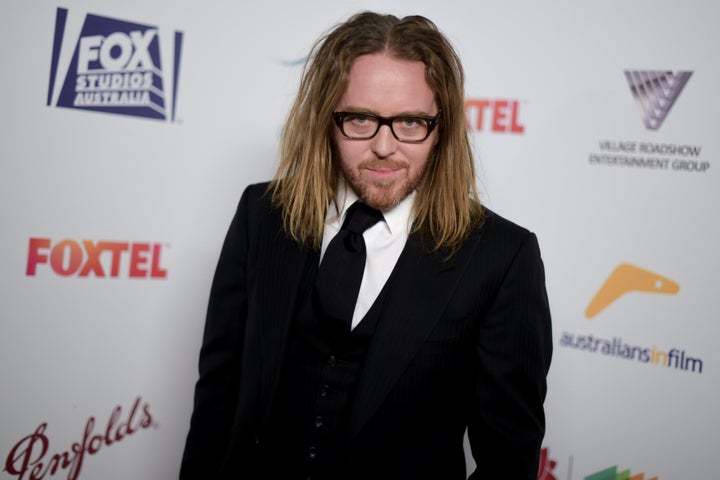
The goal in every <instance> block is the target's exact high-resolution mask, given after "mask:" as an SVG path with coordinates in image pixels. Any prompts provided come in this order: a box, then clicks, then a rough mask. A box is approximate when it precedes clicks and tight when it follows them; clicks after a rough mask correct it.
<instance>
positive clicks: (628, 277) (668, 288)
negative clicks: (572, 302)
mask: <svg viewBox="0 0 720 480" xmlns="http://www.w3.org/2000/svg"><path fill="white" fill-rule="evenodd" d="M679 291H680V285H678V284H677V283H675V282H674V281H672V280H670V279H669V278H666V277H663V276H661V275H658V274H657V273H653V272H650V271H648V270H645V269H642V268H640V267H636V266H635V265H631V264H629V263H621V264H620V265H618V266H617V267H615V270H613V271H612V273H611V274H610V276H609V277H608V279H607V280H605V283H604V284H603V286H602V287H600V290H598V292H597V293H596V294H595V297H594V298H593V299H592V300H591V301H590V304H589V305H588V306H587V308H586V309H585V316H586V317H587V318H593V317H594V316H595V315H597V314H598V313H600V312H601V311H602V310H604V309H605V308H607V307H608V306H609V305H610V304H611V303H613V302H614V301H615V300H617V299H618V298H620V297H621V296H622V295H624V294H626V293H629V292H647V293H664V294H671V295H672V294H676V293H677V292H679Z"/></svg>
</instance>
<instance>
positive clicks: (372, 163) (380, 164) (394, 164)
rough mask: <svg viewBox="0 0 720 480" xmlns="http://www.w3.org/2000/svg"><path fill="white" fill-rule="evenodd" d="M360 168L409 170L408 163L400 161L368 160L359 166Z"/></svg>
mask: <svg viewBox="0 0 720 480" xmlns="http://www.w3.org/2000/svg"><path fill="white" fill-rule="evenodd" d="M358 166H359V167H360V168H370V169H379V168H389V169H402V168H408V164H407V162H403V161H398V160H366V161H364V162H361V163H360V164H359V165H358Z"/></svg>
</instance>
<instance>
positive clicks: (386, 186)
mask: <svg viewBox="0 0 720 480" xmlns="http://www.w3.org/2000/svg"><path fill="white" fill-rule="evenodd" d="M341 170H342V174H343V177H344V178H345V181H346V182H347V184H348V185H349V186H350V188H352V190H353V191H354V192H355V194H356V195H357V196H358V197H359V198H360V199H361V200H362V201H363V202H365V203H366V204H368V205H370V206H371V207H373V208H376V209H378V210H380V211H383V212H384V211H387V210H390V209H391V208H393V207H395V206H397V205H398V204H399V203H400V202H402V201H403V200H404V199H405V198H407V196H408V195H410V194H411V193H412V192H413V190H415V189H416V188H417V186H418V185H419V184H420V181H421V180H422V178H423V176H424V175H425V168H422V170H421V171H418V172H416V173H415V175H413V176H412V177H408V178H404V179H402V180H387V181H370V180H367V179H363V178H362V177H361V174H360V173H359V172H356V171H353V170H352V169H350V168H348V167H346V166H345V165H341Z"/></svg>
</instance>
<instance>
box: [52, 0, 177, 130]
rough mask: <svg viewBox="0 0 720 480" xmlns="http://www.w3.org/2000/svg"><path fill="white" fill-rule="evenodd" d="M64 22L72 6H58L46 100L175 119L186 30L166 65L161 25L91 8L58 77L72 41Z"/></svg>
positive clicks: (152, 117) (106, 111)
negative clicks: (105, 14) (61, 77)
mask: <svg viewBox="0 0 720 480" xmlns="http://www.w3.org/2000/svg"><path fill="white" fill-rule="evenodd" d="M66 25H68V26H69V25H71V22H68V10H67V9H65V8H58V9H57V13H56V18H55V35H54V43H53V52H52V61H51V66H50V82H49V86H48V96H47V105H48V106H51V105H53V104H54V105H55V106H58V107H64V108H75V109H80V110H89V111H95V112H105V113H112V114H120V115H130V116H134V117H143V118H150V119H157V120H170V121H174V120H175V106H176V100H177V90H178V88H177V87H178V74H179V71H180V54H181V51H182V41H183V34H182V32H179V31H175V32H174V36H173V40H174V41H173V42H172V43H173V46H172V65H171V69H167V68H166V69H165V70H163V65H162V62H161V48H160V31H159V29H158V28H157V27H154V26H151V25H143V24H140V23H135V22H128V21H124V20H118V19H114V18H108V17H101V16H99V15H93V14H87V15H86V16H85V20H84V22H83V24H82V28H81V30H80V34H79V37H78V39H77V42H76V43H75V49H74V52H73V54H72V59H71V60H70V63H69V66H68V67H67V70H66V75H65V79H64V81H60V80H59V79H58V71H59V70H60V64H61V59H62V58H63V56H62V53H63V44H64V43H71V42H72V40H66V39H65V37H66ZM67 30H70V28H69V27H68V28H67ZM163 39H164V37H163ZM66 61H67V60H66ZM170 72H171V75H167V74H168V73H170ZM56 83H61V85H60V86H59V94H58V93H56ZM55 96H57V99H55ZM53 102H54V103H53Z"/></svg>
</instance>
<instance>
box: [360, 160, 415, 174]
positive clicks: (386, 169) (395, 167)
mask: <svg viewBox="0 0 720 480" xmlns="http://www.w3.org/2000/svg"><path fill="white" fill-rule="evenodd" d="M360 168H361V169H362V170H368V171H369V172H370V173H373V174H375V175H383V176H385V175H392V174H394V173H396V172H398V171H400V170H403V169H405V168H407V166H406V165H404V164H402V163H400V162H387V161H385V162H382V163H377V162H368V163H365V164H363V165H360Z"/></svg>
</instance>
